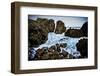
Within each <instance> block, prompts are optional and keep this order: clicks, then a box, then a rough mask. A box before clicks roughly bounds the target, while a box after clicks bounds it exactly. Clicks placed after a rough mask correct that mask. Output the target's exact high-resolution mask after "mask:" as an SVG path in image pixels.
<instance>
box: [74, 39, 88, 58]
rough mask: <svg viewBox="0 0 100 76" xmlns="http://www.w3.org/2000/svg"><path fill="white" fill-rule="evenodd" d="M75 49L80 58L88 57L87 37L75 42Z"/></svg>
mask: <svg viewBox="0 0 100 76" xmlns="http://www.w3.org/2000/svg"><path fill="white" fill-rule="evenodd" d="M76 47H77V50H78V51H79V52H80V54H81V56H80V57H81V58H87V57H88V39H81V40H79V42H78V43H77V44H76Z"/></svg>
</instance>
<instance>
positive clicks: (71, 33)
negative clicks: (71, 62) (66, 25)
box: [65, 29, 83, 38]
mask: <svg viewBox="0 0 100 76" xmlns="http://www.w3.org/2000/svg"><path fill="white" fill-rule="evenodd" d="M65 36H69V37H73V38H78V37H82V36H83V32H82V30H80V29H68V30H67V31H66V32H65Z"/></svg>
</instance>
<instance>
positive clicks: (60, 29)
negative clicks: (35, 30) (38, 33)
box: [55, 20, 66, 34]
mask: <svg viewBox="0 0 100 76" xmlns="http://www.w3.org/2000/svg"><path fill="white" fill-rule="evenodd" d="M56 24H57V25H56V28H55V33H56V34H61V33H63V32H65V31H66V27H65V24H64V22H62V21H60V20H59V21H57V23H56Z"/></svg>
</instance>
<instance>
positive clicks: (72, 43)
mask: <svg viewBox="0 0 100 76" xmlns="http://www.w3.org/2000/svg"><path fill="white" fill-rule="evenodd" d="M80 39H81V38H72V37H68V36H64V33H62V34H56V33H54V32H50V33H48V40H47V41H46V42H45V43H44V44H41V45H40V46H39V47H37V48H34V50H37V49H41V48H43V47H48V48H49V47H51V46H53V45H56V44H61V43H67V46H66V47H65V48H63V49H64V50H65V51H66V52H68V53H69V54H71V55H73V56H74V57H79V56H80V53H79V52H78V51H77V47H76V44H77V43H78V41H79V40H80ZM34 50H33V51H34ZM34 54H35V53H34Z"/></svg>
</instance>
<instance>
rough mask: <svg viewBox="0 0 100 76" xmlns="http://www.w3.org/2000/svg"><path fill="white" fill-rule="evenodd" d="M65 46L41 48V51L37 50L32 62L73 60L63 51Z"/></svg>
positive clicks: (57, 45)
mask: <svg viewBox="0 0 100 76" xmlns="http://www.w3.org/2000/svg"><path fill="white" fill-rule="evenodd" d="M66 46H67V44H66V43H63V44H62V43H61V44H56V45H53V46H51V47H49V48H47V47H43V48H41V49H37V50H36V54H35V56H34V59H33V60H48V59H51V60H52V59H73V58H74V57H73V56H72V55H71V54H69V53H68V52H66V51H65V50H64V49H63V48H65V47H66Z"/></svg>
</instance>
